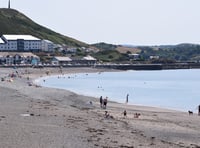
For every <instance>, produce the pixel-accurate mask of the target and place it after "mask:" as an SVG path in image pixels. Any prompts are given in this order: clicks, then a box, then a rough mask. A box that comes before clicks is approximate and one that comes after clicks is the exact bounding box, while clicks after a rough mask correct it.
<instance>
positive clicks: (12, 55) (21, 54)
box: [0, 52, 39, 58]
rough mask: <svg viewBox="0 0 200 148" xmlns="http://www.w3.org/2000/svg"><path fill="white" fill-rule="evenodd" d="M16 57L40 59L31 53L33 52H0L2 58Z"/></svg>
mask: <svg viewBox="0 0 200 148" xmlns="http://www.w3.org/2000/svg"><path fill="white" fill-rule="evenodd" d="M16 55H19V56H21V57H25V58H27V57H35V58H39V57H38V56H37V55H35V54H33V53H31V52H0V57H6V56H11V57H14V56H16Z"/></svg>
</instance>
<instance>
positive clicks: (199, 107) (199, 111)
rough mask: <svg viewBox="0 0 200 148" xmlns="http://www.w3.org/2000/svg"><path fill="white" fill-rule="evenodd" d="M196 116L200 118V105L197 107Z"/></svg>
mask: <svg viewBox="0 0 200 148" xmlns="http://www.w3.org/2000/svg"><path fill="white" fill-rule="evenodd" d="M198 115H199V116H200V105H199V106H198Z"/></svg>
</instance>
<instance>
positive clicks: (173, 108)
mask: <svg viewBox="0 0 200 148" xmlns="http://www.w3.org/2000/svg"><path fill="white" fill-rule="evenodd" d="M179 70H180V69H179ZM101 72H105V73H107V72H108V73H110V72H126V70H125V71H124V70H109V69H105V70H103V71H101ZM89 73H99V72H98V71H94V72H82V71H81V72H78V73H76V72H75V73H62V74H61V73H57V74H53V75H45V76H43V77H40V78H36V79H34V80H33V82H34V83H35V84H37V85H41V86H42V87H47V88H56V87H51V86H44V85H43V82H42V81H43V80H45V81H46V80H47V79H48V78H50V77H52V78H54V79H56V78H63V77H66V78H67V76H66V75H71V74H73V75H76V74H86V75H88V74H89ZM72 77H74V76H72ZM75 77H76V76H75ZM57 89H58V88H57ZM59 89H63V90H67V91H70V92H72V93H76V94H77V95H80V96H88V97H93V98H96V99H99V97H98V96H92V95H88V94H84V93H79V92H76V91H72V90H69V89H67V88H59ZM104 96H106V95H104ZM108 97H109V96H108ZM115 98H116V97H115ZM109 101H112V102H115V103H119V104H124V102H122V101H121V102H119V101H117V100H109ZM128 104H129V105H135V106H141V107H153V108H160V109H166V110H174V111H179V112H185V113H186V112H187V111H188V110H187V109H186V108H177V107H170V106H168V107H167V106H166V107H165V106H159V105H157V106H156V105H154V106H153V105H149V104H145V105H144V104H137V103H130V102H129V103H128ZM188 108H189V107H188ZM193 111H194V110H193Z"/></svg>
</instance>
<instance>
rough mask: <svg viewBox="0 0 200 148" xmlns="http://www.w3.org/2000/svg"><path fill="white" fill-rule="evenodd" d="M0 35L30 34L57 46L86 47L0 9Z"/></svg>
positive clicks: (22, 16) (25, 18) (19, 14)
mask: <svg viewBox="0 0 200 148" xmlns="http://www.w3.org/2000/svg"><path fill="white" fill-rule="evenodd" d="M2 34H30V35H33V36H36V37H38V38H40V39H47V40H50V41H53V42H54V43H57V44H66V45H68V46H75V47H81V46H88V45H87V44H85V43H83V42H80V41H78V40H75V39H73V38H69V37H66V36H64V35H61V34H59V33H56V32H54V31H52V30H50V29H48V28H45V27H43V26H41V25H39V24H37V23H35V22H34V21H32V20H31V19H30V18H28V17H27V16H25V15H24V14H22V13H20V12H18V11H17V10H14V9H5V8H0V35H2Z"/></svg>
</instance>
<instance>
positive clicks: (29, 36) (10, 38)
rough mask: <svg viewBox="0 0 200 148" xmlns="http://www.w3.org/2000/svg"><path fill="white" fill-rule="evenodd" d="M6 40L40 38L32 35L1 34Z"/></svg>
mask: <svg viewBox="0 0 200 148" xmlns="http://www.w3.org/2000/svg"><path fill="white" fill-rule="evenodd" d="M3 36H4V37H5V39H6V40H18V39H23V40H38V41H39V40H40V39H39V38H36V37H34V36H32V35H5V34H4V35H3Z"/></svg>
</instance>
